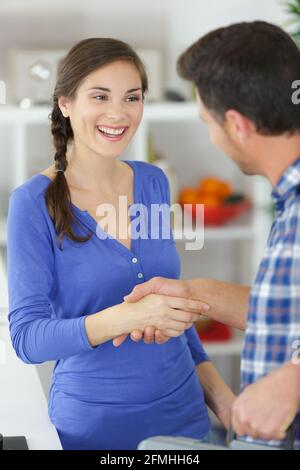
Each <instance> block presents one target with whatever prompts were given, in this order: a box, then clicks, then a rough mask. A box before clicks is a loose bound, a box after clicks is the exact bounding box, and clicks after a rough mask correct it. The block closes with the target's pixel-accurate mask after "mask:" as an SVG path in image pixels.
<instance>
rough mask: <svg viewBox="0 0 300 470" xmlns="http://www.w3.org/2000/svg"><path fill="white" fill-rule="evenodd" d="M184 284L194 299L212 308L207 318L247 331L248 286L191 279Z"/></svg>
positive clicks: (212, 280)
mask: <svg viewBox="0 0 300 470" xmlns="http://www.w3.org/2000/svg"><path fill="white" fill-rule="evenodd" d="M184 282H186V283H187V285H188V289H189V291H190V293H191V297H192V298H194V299H201V300H202V301H205V303H207V304H208V305H209V306H210V309H209V310H208V312H207V313H206V312H205V313H204V315H205V316H207V317H209V318H211V319H212V320H216V321H219V322H222V323H225V324H226V325H228V326H232V327H234V328H238V329H240V330H245V329H246V322H247V311H248V299H249V291H250V288H249V287H248V286H242V285H239V284H233V283H230V282H223V281H217V280H215V279H191V280H188V281H184Z"/></svg>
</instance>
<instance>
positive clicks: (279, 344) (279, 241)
mask: <svg viewBox="0 0 300 470" xmlns="http://www.w3.org/2000/svg"><path fill="white" fill-rule="evenodd" d="M272 199H273V201H274V203H275V218H274V222H273V225H272V228H271V231H270V234H269V239H268V242H267V246H266V248H265V251H264V254H263V259H262V261H261V264H260V266H259V270H258V273H257V276H256V279H255V281H254V284H253V286H252V289H251V293H250V299H249V311H248V322H247V328H246V334H245V337H244V348H243V354H242V364H241V370H242V389H243V388H245V387H246V386H247V385H249V384H251V383H253V382H256V381H257V380H258V379H259V378H261V377H262V376H263V375H265V374H268V373H269V372H271V371H272V370H274V369H276V368H278V367H280V366H281V365H283V364H284V363H285V362H287V361H289V360H291V358H292V357H293V354H294V355H295V351H296V349H295V348H296V343H295V341H297V340H298V341H299V339H300V158H299V159H298V160H296V161H295V162H294V163H293V164H292V165H291V166H290V167H289V168H288V169H287V170H286V171H285V173H284V174H283V175H282V176H281V178H280V180H279V182H278V183H277V185H276V186H275V187H274V189H273V191H272ZM298 348H299V346H298ZM298 351H299V349H298ZM299 367H300V365H299ZM287 386H288V384H287ZM279 406H280V404H279ZM295 426H296V442H295V448H297V449H300V414H299V415H298V416H297V418H296V420H295ZM270 444H275V441H272V442H270ZM277 444H278V442H277Z"/></svg>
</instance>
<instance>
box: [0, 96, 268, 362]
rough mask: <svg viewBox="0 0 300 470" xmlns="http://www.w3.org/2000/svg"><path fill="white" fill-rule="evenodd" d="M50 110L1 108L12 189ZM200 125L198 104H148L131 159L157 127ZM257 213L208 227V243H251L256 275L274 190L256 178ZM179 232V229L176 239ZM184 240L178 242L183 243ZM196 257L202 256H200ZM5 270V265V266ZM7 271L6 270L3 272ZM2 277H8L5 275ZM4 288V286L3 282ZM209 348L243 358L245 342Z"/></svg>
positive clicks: (2, 224)
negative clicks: (31, 138)
mask: <svg viewBox="0 0 300 470" xmlns="http://www.w3.org/2000/svg"><path fill="white" fill-rule="evenodd" d="M50 111H51V109H50V108H49V107H44V106H42V107H33V108H29V109H20V108H19V107H16V106H0V126H3V125H4V126H12V129H13V134H14V139H13V148H12V163H11V169H12V170H11V174H12V177H11V181H10V186H11V189H13V188H15V187H17V186H19V185H21V184H22V183H23V182H24V181H25V180H26V179H27V178H28V177H29V175H28V156H27V154H26V149H27V130H28V128H29V127H30V126H49V117H48V116H49V113H50ZM195 122H199V117H198V111H197V107H196V104H195V103H153V104H146V105H145V112H144V118H143V121H142V124H141V125H140V128H139V130H138V132H137V133H136V136H135V137H134V139H133V142H132V144H131V146H130V152H131V158H132V159H139V160H143V161H147V157H148V135H149V132H150V131H151V126H152V125H155V124H172V125H173V124H174V125H176V124H177V125H178V124H180V125H189V123H195ZM252 186H253V187H252V193H253V197H254V199H253V210H252V211H251V213H249V214H245V215H244V216H243V217H241V218H239V219H237V220H235V221H233V222H231V223H229V224H227V225H225V226H222V227H206V228H205V233H204V237H205V238H204V239H205V242H206V241H208V242H210V243H213V242H229V241H232V242H240V241H241V242H243V241H245V242H250V243H251V257H250V263H249V273H251V275H252V274H254V272H255V270H256V267H257V264H258V260H259V259H260V257H261V253H262V249H263V246H264V244H265V240H266V236H267V233H268V231H269V226H270V222H271V216H270V215H268V214H267V213H266V211H265V210H264V207H265V206H266V204H268V203H269V193H270V189H269V187H268V185H266V184H265V182H264V181H263V180H262V179H261V178H259V177H258V178H257V177H254V178H253V179H252ZM185 230H187V232H186V234H187V236H186V239H189V238H190V235H191V232H192V226H190V227H185ZM177 235H178V232H177V229H176V227H175V229H174V237H175V239H176V238H177ZM181 241H185V239H184V240H178V243H181ZM5 244H6V220H5V219H0V246H2V247H4V246H5ZM196 256H201V254H200V255H199V254H197V255H196ZM2 267H3V263H2ZM2 271H3V269H2ZM1 276H2V278H3V277H4V274H3V272H2V274H1ZM1 284H2V285H3V283H2V282H1ZM205 347H206V349H207V351H208V353H209V354H210V355H212V356H231V355H239V354H240V351H241V348H242V340H241V338H240V337H235V338H234V339H233V340H231V341H229V342H228V343H207V344H205Z"/></svg>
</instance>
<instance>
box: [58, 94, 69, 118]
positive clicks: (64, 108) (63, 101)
mask: <svg viewBox="0 0 300 470" xmlns="http://www.w3.org/2000/svg"><path fill="white" fill-rule="evenodd" d="M58 106H59V109H60V110H61V112H62V115H63V116H64V117H65V118H67V117H69V101H68V100H67V98H66V97H65V96H60V97H59V98H58Z"/></svg>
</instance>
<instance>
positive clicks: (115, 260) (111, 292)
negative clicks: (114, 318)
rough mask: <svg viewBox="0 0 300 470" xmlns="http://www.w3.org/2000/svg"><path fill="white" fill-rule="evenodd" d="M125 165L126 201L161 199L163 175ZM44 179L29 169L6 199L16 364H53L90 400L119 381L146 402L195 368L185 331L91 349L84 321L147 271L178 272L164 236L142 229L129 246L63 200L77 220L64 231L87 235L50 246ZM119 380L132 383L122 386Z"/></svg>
mask: <svg viewBox="0 0 300 470" xmlns="http://www.w3.org/2000/svg"><path fill="white" fill-rule="evenodd" d="M127 164H129V165H130V166H131V168H132V169H133V172H134V203H141V204H144V205H145V206H147V208H150V204H151V203H152V204H153V203H159V204H161V203H166V204H168V205H169V204H170V199H169V187H168V181H167V179H166V177H165V175H164V173H163V172H162V171H161V170H160V169H158V168H157V167H154V166H152V165H149V164H146V163H142V162H131V161H130V162H129V161H128V162H127ZM49 183H50V179H49V178H48V177H47V176H45V175H42V174H36V175H34V176H33V177H31V178H30V179H29V180H27V181H26V182H25V183H24V184H23V185H21V186H19V187H18V188H17V189H15V190H14V191H13V192H12V193H11V195H10V201H9V211H8V229H7V240H8V243H7V250H8V287H9V322H10V332H11V338H12V343H13V346H14V348H15V351H16V353H17V355H18V356H19V357H20V358H21V359H22V360H23V361H24V362H26V363H41V362H44V361H50V360H55V361H57V363H56V366H55V372H54V377H53V381H54V382H55V383H56V384H59V385H60V386H61V387H63V388H64V390H67V391H68V390H71V391H72V392H73V391H76V393H78V394H79V395H81V396H82V395H83V394H84V396H85V397H86V396H90V397H92V395H93V393H95V392H94V390H95V386H94V384H95V383H98V382H99V381H100V382H101V391H103V393H105V394H107V393H109V394H110V395H111V399H112V400H113V399H114V397H115V399H118V396H119V394H120V393H122V384H123V383H125V382H126V384H127V386H126V393H127V394H128V396H127V399H128V400H133V401H134V400H135V399H136V397H137V396H138V397H139V399H141V398H142V399H143V400H147V399H156V398H157V397H159V396H161V394H163V393H164V392H165V390H167V389H168V390H170V389H172V388H173V389H175V388H176V387H178V385H179V383H178V377H180V382H181V381H182V382H184V380H185V378H186V377H188V376H189V375H190V374H191V373H192V371H193V369H194V368H195V365H196V364H199V363H201V362H202V361H206V360H208V358H207V355H206V353H205V352H204V350H203V348H202V345H201V343H200V341H199V338H198V335H197V333H196V330H195V328H194V327H192V328H190V329H189V330H188V331H186V332H185V334H183V335H181V336H180V337H179V338H173V339H171V340H169V341H168V342H167V343H165V344H163V345H157V344H152V345H147V344H144V342H143V341H141V342H139V343H135V342H133V341H132V340H131V339H130V338H129V337H128V338H127V340H126V341H125V342H124V343H123V345H122V346H121V347H119V348H115V347H114V346H113V344H112V341H107V342H105V343H103V344H100V345H99V346H97V347H92V346H91V345H90V343H89V341H88V338H87V334H86V330H85V324H84V320H85V317H86V316H87V315H89V314H93V313H96V312H99V311H101V310H103V309H105V308H107V307H111V306H113V305H116V304H119V303H121V302H122V301H123V296H124V295H126V294H128V293H130V292H131V290H132V289H133V287H134V286H135V285H136V284H139V283H142V282H144V281H147V280H149V279H151V278H152V277H154V276H163V277H168V278H179V276H180V261H179V257H178V253H177V251H176V247H175V242H174V239H173V237H172V236H171V238H170V239H163V237H162V236H161V234H160V236H159V238H158V239H151V238H150V234H148V235H149V237H147V238H146V237H145V236H144V238H138V239H135V240H132V245H131V250H129V249H127V248H126V247H125V246H124V245H122V244H121V243H120V242H118V241H117V240H116V239H115V238H113V237H108V238H106V239H101V238H102V237H100V238H99V237H98V236H97V233H99V232H97V230H99V226H98V229H97V223H96V221H95V220H94V219H93V218H92V216H91V215H90V214H89V213H88V212H87V211H82V210H80V209H79V208H78V207H76V206H74V205H73V204H72V203H71V208H72V211H73V213H74V215H75V218H76V220H78V222H80V224H78V225H77V224H74V230H75V231H76V232H77V233H78V234H80V235H86V234H87V233H89V232H91V233H92V237H91V239H90V240H89V241H88V242H85V243H77V242H74V241H72V240H70V239H69V238H67V237H65V238H64V239H63V245H62V250H60V249H59V246H58V243H57V234H56V232H55V228H54V225H53V222H52V220H51V218H50V216H49V214H48V211H47V207H46V203H45V190H46V188H47V186H48V185H49ZM132 220H133V219H132ZM148 225H149V226H150V224H148ZM100 230H101V229H100ZM144 235H145V234H144ZM154 377H155V380H154ZM128 383H132V385H133V386H132V387H129V388H128ZM83 388H84V391H83ZM129 389H130V390H129ZM106 396H107V395H106ZM97 398H99V390H98V392H97ZM124 399H126V398H124Z"/></svg>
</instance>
